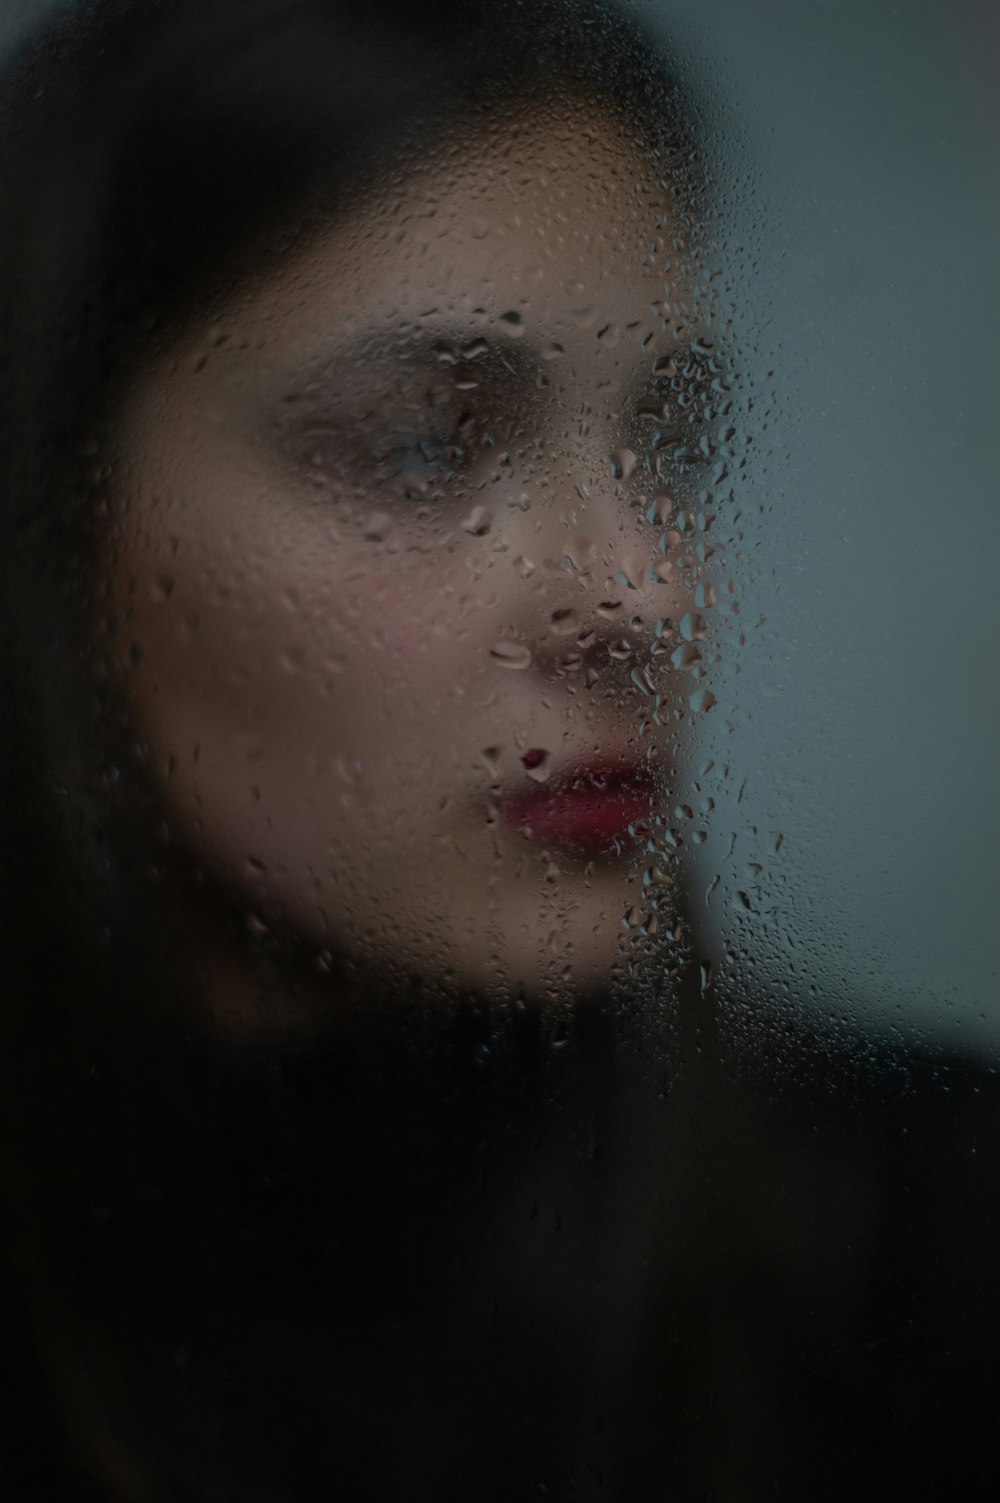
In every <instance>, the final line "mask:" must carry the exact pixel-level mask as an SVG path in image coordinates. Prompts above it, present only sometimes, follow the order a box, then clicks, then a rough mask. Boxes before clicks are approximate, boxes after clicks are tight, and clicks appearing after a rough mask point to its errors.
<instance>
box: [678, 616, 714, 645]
mask: <svg viewBox="0 0 1000 1503" xmlns="http://www.w3.org/2000/svg"><path fill="white" fill-rule="evenodd" d="M680 625H681V636H682V637H683V638H684V640H685V642H702V641H704V639H705V637H706V636H707V635H708V627H707V625H706V624H705V618H704V617H703V616H698V615H696V614H695V613H694V612H693V611H688V613H687V615H685V616H682V617H681V623H680Z"/></svg>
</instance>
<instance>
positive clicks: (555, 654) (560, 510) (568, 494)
mask: <svg viewBox="0 0 1000 1503" xmlns="http://www.w3.org/2000/svg"><path fill="white" fill-rule="evenodd" d="M644 480H645V482H646V483H645V484H644V483H643V482H644ZM507 510H508V518H507V520H506V522H505V525H504V535H503V542H504V545H505V546H506V549H507V558H508V559H509V561H510V565H511V567H510V568H509V569H508V570H507V571H505V572H506V574H507V584H506V598H505V600H504V602H503V615H504V618H505V622H506V624H507V627H508V630H509V631H510V632H511V633H512V634H513V635H514V636H515V637H516V638H517V639H519V640H520V641H521V642H522V643H523V645H524V646H525V647H527V649H528V650H529V651H530V653H531V656H532V660H533V662H534V664H535V666H536V668H538V669H540V670H542V671H545V672H560V673H565V672H568V671H577V672H579V673H582V674H583V675H584V677H585V678H586V676H587V674H588V671H592V670H593V669H594V668H595V667H596V663H597V662H598V660H601V659H603V660H604V661H606V660H607V658H608V656H609V654H611V655H612V657H613V656H614V654H615V651H616V646H617V648H618V650H620V652H621V654H622V656H621V659H620V660H621V661H624V660H625V658H626V656H628V655H634V654H635V653H637V652H639V651H645V650H646V649H647V648H649V647H650V646H651V644H653V643H654V642H655V641H657V640H658V637H659V636H660V635H662V634H663V632H664V631H665V630H669V628H668V627H667V626H666V623H667V622H668V621H671V620H672V619H673V618H674V617H676V616H677V615H678V613H679V607H680V606H681V605H682V604H683V602H684V597H683V592H682V591H681V590H680V589H679V587H678V584H677V581H676V578H675V574H674V566H673V563H672V561H671V559H670V558H669V556H668V553H667V552H666V551H664V549H665V542H664V537H665V532H666V529H665V528H664V527H663V526H661V525H658V521H657V518H658V516H662V515H664V509H663V505H662V499H661V500H659V501H658V500H657V498H655V497H654V496H653V494H652V492H651V488H650V482H649V477H646V476H644V475H643V473H642V471H641V466H640V465H639V463H638V457H637V456H635V455H634V454H629V453H626V452H625V451H623V450H622V449H621V448H616V447H615V445H614V435H613V434H610V433H608V432H607V430H604V429H598V430H596V431H594V432H591V433H588V434H586V435H583V436H580V437H579V438H578V439H576V440H575V441H570V442H567V443H565V444H564V446H562V448H561V450H560V449H556V448H555V446H553V448H552V449H551V450H550V456H549V461H548V466H547V468H546V470H545V471H543V472H540V473H537V474H536V475H534V476H533V477H532V483H531V484H530V485H525V486H524V487H523V488H521V489H520V491H519V493H518V495H517V497H516V499H515V500H514V501H513V503H512V504H511V505H509V506H508V508H507ZM626 646H627V648H628V649H630V653H627V652H626ZM616 660H617V659H616Z"/></svg>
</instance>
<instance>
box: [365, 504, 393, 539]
mask: <svg viewBox="0 0 1000 1503" xmlns="http://www.w3.org/2000/svg"><path fill="white" fill-rule="evenodd" d="M391 531H392V518H391V517H390V516H389V514H388V512H384V511H373V512H372V514H371V516H370V517H369V518H368V521H367V523H366V524H365V530H364V533H363V537H364V540H365V542H366V543H384V542H385V540H386V538H387V537H388V536H389V534H390V532H391Z"/></svg>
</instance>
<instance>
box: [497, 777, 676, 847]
mask: <svg viewBox="0 0 1000 1503" xmlns="http://www.w3.org/2000/svg"><path fill="white" fill-rule="evenodd" d="M653 812H654V791H653V787H652V783H651V782H650V780H649V779H648V778H647V777H645V776H643V775H642V774H641V773H639V772H638V771H635V772H631V773H623V772H621V771H620V770H619V771H614V772H608V773H604V772H599V771H593V772H584V773H579V774H576V775H574V776H572V777H569V778H567V777H563V778H561V779H560V780H559V781H558V782H557V783H554V784H553V785H552V786H551V787H544V788H538V789H537V790H532V792H531V793H527V794H523V795H521V796H520V797H518V798H514V799H511V800H510V802H509V803H508V804H506V805H505V806H504V809H503V819H504V823H505V824H507V825H508V826H509V827H511V828H512V829H514V830H517V831H519V832H520V833H521V834H522V835H526V836H528V837H529V838H530V839H533V840H537V841H539V842H541V843H542V844H547V845H558V846H562V847H564V848H567V849H569V850H576V851H581V852H584V853H587V854H594V855H599V854H609V855H610V854H618V853H620V852H621V851H622V850H623V849H624V848H625V847H626V846H629V845H633V844H635V842H636V841H639V840H642V839H644V838H645V837H646V836H647V835H648V833H649V831H650V828H651V826H652V823H653Z"/></svg>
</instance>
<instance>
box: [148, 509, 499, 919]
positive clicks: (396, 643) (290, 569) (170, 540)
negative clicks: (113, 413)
mask: <svg viewBox="0 0 1000 1503" xmlns="http://www.w3.org/2000/svg"><path fill="white" fill-rule="evenodd" d="M232 509H233V508H232V507H231V506H220V505H218V504H215V503H213V499H212V497H211V496H210V495H206V496H205V497H204V498H203V503H202V504H201V505H192V506H190V507H189V508H188V510H187V511H186V513H184V514H183V517H180V516H175V517H174V519H173V521H171V520H170V516H169V513H167V512H164V514H163V516H162V518H158V517H157V516H156V514H153V515H152V516H148V517H147V520H146V525H145V526H138V525H135V524H133V526H132V528H131V535H130V536H129V538H128V546H127V548H126V550H125V554H124V558H123V567H122V568H121V569H120V570H119V580H120V587H119V605H120V615H121V630H120V637H119V648H120V656H121V658H122V660H123V663H124V664H125V665H126V667H125V671H126V673H127V679H128V686H129V693H130V696H131V699H132V703H133V707H134V711H135V718H136V722H137V727H138V729H139V731H140V733H141V734H142V736H143V738H144V739H145V741H146V742H147V743H148V745H149V748H150V762H151V766H152V769H153V773H154V776H156V777H157V778H158V780H159V784H160V788H161V792H162V795H163V798H164V802H165V805H166V808H167V810H168V813H169V814H170V815H171V816H172V822H173V824H174V826H175V829H176V833H177V835H178V836H180V838H181V839H182V840H183V841H184V843H185V844H193V845H194V846H195V849H196V850H197V851H198V853H199V854H200V856H201V858H202V859H203V860H205V862H206V863H207V864H208V865H210V866H212V867H214V868H216V869H218V870H219V871H220V872H222V873H223V874H224V875H225V876H226V877H227V878H229V879H233V878H235V879H237V880H238V881H240V882H241V883H245V882H250V883H251V884H252V885H254V886H257V887H259V886H260V885H261V884H262V883H264V884H265V885H267V884H271V885H272V886H274V887H275V888H280V889H281V890H282V891H283V892H284V894H285V896H286V897H287V888H288V884H289V883H290V884H292V886H293V887H295V888H296V889H301V888H302V887H303V885H304V886H305V887H308V886H309V885H310V883H311V884H312V885H313V887H315V888H316V889H317V892H318V890H319V888H321V887H324V886H329V884H330V882H331V880H333V881H334V883H336V881H337V876H338V872H339V870H340V869H341V868H342V867H343V866H344V864H345V862H346V860H347V856H348V854H349V853H350V852H351V851H353V852H354V857H355V861H354V865H355V868H356V854H357V851H358V849H359V848H360V847H362V846H371V845H372V844H377V843H378V841H379V839H380V837H390V836H391V837H392V838H402V840H403V842H404V845H405V842H406V840H407V839H408V840H410V841H412V840H414V839H419V838H420V831H421V825H422V822H423V821H425V820H426V819H427V818H429V814H428V811H429V810H430V809H432V808H433V807H434V805H435V798H426V797H425V798H422V799H420V800H418V799H416V798H415V789H414V784H415V782H417V781H419V783H420V786H421V789H422V791H423V793H424V794H427V793H429V792H431V793H434V794H435V795H436V794H437V793H438V791H439V789H438V786H437V785H438V783H440V785H441V787H442V788H443V786H444V784H445V783H446V782H447V780H448V778H449V776H450V775H451V771H450V768H449V763H448V755H449V737H448V726H449V723H450V717H449V709H450V707H452V706H453V705H454V703H455V697H456V695H457V696H459V697H461V695H462V693H463V689H464V687H465V686H466V685H468V684H469V683H470V682H471V680H472V679H473V677H474V666H475V665H476V664H478V663H479V661H480V657H481V654H480V652H479V644H478V642H476V641H475V640H473V638H472V628H471V627H470V626H469V621H470V619H473V620H474V619H475V614H476V613H475V611H474V610H473V609H472V608H471V605H470V598H469V591H468V583H469V574H468V569H467V568H465V567H464V565H462V563H461V561H458V560H456V559H454V558H453V557H452V556H450V555H448V554H447V553H446V552H444V551H441V552H439V553H437V554H433V553H432V554H430V555H428V556H427V557H420V556H416V555H413V554H402V555H400V556H397V557H393V556H390V555H388V554H386V553H384V552H382V551H380V550H379V549H378V548H377V547H373V546H372V545H370V544H367V545H366V544H363V543H362V544H359V545H356V546H352V545H350V544H349V543H346V542H340V543H335V542H333V541H332V540H331V538H330V536H329V530H328V529H327V528H325V527H324V526H323V525H322V523H321V521H319V520H316V519H313V522H312V524H311V525H310V526H308V527H307V526H304V525H303V524H302V523H301V522H298V523H296V524H295V525H290V526H288V527H281V526H280V525H276V523H275V519H274V517H273V515H272V516H269V515H268V514H267V513H266V512H265V511H264V510H263V509H262V508H253V509H250V508H249V507H248V508H247V509H246V510H245V511H244V513H243V515H242V516H241V518H240V520H239V522H238V523H235V524H234V523H231V522H227V520H226V518H227V516H229V515H231V513H232ZM135 515H136V516H138V515H139V508H136V511H135ZM184 517H186V518H187V525H186V526H185V527H184V528H183V529H182V530H181V527H180V524H181V522H182V521H183V519H184ZM196 519H198V520H196ZM206 519H208V520H206ZM436 780H437V781H436ZM301 896H303V893H302V892H301V891H297V893H296V897H297V898H299V897H301ZM317 902H318V899H317Z"/></svg>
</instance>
